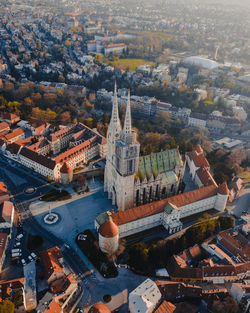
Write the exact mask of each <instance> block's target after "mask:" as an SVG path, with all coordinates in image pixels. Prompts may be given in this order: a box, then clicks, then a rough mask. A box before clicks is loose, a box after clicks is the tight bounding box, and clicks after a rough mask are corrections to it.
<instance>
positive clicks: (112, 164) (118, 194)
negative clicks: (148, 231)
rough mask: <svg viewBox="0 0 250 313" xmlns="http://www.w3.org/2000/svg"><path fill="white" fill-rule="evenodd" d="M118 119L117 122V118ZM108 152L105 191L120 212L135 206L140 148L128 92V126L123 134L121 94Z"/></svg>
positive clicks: (126, 123) (114, 105)
mask: <svg viewBox="0 0 250 313" xmlns="http://www.w3.org/2000/svg"><path fill="white" fill-rule="evenodd" d="M114 118H115V119H114ZM107 137H108V153H107V161H106V168H105V174H104V190H105V191H107V192H108V197H109V198H110V199H112V203H113V204H116V205H117V206H118V208H119V209H120V210H125V209H128V208H131V207H133V206H134V197H135V196H134V192H135V191H134V175H135V173H136V172H137V171H138V165H139V153H140V145H139V143H138V142H137V140H136V133H135V132H134V131H133V130H132V126H131V108H130V93H128V102H127V109H126V115H125V121H124V127H123V130H122V131H121V128H120V121H119V116H118V106H117V95H116V87H115V97H114V102H113V111H112V117H111V121H110V125H109V128H108V133H107Z"/></svg>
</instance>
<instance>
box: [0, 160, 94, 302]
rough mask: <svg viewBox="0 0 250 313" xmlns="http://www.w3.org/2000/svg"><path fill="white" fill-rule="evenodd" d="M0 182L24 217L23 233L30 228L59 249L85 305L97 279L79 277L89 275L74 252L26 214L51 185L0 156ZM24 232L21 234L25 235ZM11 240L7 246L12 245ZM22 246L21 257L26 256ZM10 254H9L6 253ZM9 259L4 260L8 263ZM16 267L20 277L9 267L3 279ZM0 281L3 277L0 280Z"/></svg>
mask: <svg viewBox="0 0 250 313" xmlns="http://www.w3.org/2000/svg"><path fill="white" fill-rule="evenodd" d="M0 180H3V181H4V183H5V184H6V186H7V187H8V190H9V192H10V194H11V200H12V201H13V203H14V204H15V208H16V212H18V214H19V215H22V216H23V217H24V220H23V228H24V229H25V230H27V229H31V230H32V232H33V233H35V234H37V235H40V236H41V237H43V238H44V240H46V241H47V242H48V243H50V245H51V246H55V245H56V246H59V247H60V248H61V250H62V252H63V255H64V258H65V261H66V262H67V264H68V265H69V266H70V267H71V268H72V270H73V271H74V273H75V275H76V277H77V278H78V279H79V283H80V285H81V287H82V288H83V289H84V293H83V296H82V299H81V300H80V303H84V304H85V305H86V304H89V303H90V300H91V296H90V294H89V292H88V289H91V288H93V287H94V286H96V285H97V284H98V282H99V281H98V279H97V278H96V276H95V274H94V273H92V274H91V275H87V276H86V277H83V276H84V274H85V273H89V268H88V267H87V266H86V264H85V263H84V262H83V261H82V259H81V257H80V256H79V255H78V254H77V253H76V251H75V250H74V249H72V248H71V247H69V246H67V245H66V244H65V243H64V241H63V240H61V239H59V238H57V237H56V236H55V235H54V234H52V233H50V232H49V231H47V230H46V229H44V228H43V227H42V226H41V225H40V224H39V223H38V222H37V221H36V219H35V218H34V217H33V216H32V215H31V214H30V212H29V205H30V204H31V202H33V201H34V200H36V199H37V198H39V197H40V195H42V194H44V193H47V192H48V191H50V190H52V189H54V187H53V185H52V186H51V184H48V183H47V182H46V181H44V180H43V179H41V178H40V177H36V176H35V175H33V173H32V172H29V171H28V170H27V169H25V168H22V167H19V166H17V164H14V163H13V162H9V161H8V160H7V159H5V158H4V157H3V156H0ZM31 187H35V192H34V193H33V194H28V193H27V192H25V190H26V189H27V188H31ZM26 232H27V231H24V234H26ZM15 235H16V229H15V231H14V233H13V238H14V237H15ZM13 244H14V243H13V240H12V242H11V244H10V247H12V246H13ZM25 248H26V247H23V246H22V250H23V255H24V257H25V255H26V254H27V255H28V252H27V250H26V249H25ZM9 252H10V251H9ZM9 261H10V260H8V263H9ZM15 268H16V271H15V273H16V274H17V276H19V275H18V274H20V267H19V266H13V267H10V271H9V270H7V271H5V273H4V278H5V279H7V278H8V276H11V277H13V275H14V272H13V269H15ZM2 278H3V277H2Z"/></svg>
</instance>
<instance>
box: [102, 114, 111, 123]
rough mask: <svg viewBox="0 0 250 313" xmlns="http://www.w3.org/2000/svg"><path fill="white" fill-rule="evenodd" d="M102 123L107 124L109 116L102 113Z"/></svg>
mask: <svg viewBox="0 0 250 313" xmlns="http://www.w3.org/2000/svg"><path fill="white" fill-rule="evenodd" d="M102 122H103V124H109V116H108V114H107V113H103V116H102Z"/></svg>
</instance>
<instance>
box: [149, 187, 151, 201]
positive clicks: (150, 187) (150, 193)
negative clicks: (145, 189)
mask: <svg viewBox="0 0 250 313" xmlns="http://www.w3.org/2000/svg"><path fill="white" fill-rule="evenodd" d="M151 198H152V186H150V190H149V200H151Z"/></svg>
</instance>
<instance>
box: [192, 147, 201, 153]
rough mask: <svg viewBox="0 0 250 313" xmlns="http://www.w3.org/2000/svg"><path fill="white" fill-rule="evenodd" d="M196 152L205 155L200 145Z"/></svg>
mask: <svg viewBox="0 0 250 313" xmlns="http://www.w3.org/2000/svg"><path fill="white" fill-rule="evenodd" d="M194 150H195V151H196V152H197V153H203V149H202V147H201V146H200V145H197V146H196V147H195V148H194Z"/></svg>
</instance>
